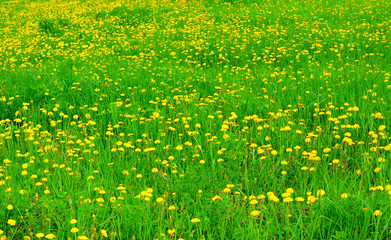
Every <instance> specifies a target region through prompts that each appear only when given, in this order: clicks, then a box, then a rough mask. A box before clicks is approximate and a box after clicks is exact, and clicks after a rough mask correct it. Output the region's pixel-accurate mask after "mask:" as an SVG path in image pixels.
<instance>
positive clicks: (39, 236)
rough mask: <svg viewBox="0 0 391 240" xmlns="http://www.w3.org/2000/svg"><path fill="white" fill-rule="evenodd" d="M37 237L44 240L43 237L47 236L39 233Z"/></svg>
mask: <svg viewBox="0 0 391 240" xmlns="http://www.w3.org/2000/svg"><path fill="white" fill-rule="evenodd" d="M35 236H36V237H37V238H43V237H44V236H45V234H43V233H37V234H35Z"/></svg>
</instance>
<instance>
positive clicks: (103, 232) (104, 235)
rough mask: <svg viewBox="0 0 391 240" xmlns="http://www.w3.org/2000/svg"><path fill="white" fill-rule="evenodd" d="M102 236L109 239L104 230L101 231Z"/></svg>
mask: <svg viewBox="0 0 391 240" xmlns="http://www.w3.org/2000/svg"><path fill="white" fill-rule="evenodd" d="M100 234H101V235H102V237H106V238H107V237H108V235H107V231H106V230H104V229H102V230H100Z"/></svg>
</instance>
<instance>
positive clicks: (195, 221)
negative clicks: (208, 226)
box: [191, 218, 201, 223]
mask: <svg viewBox="0 0 391 240" xmlns="http://www.w3.org/2000/svg"><path fill="white" fill-rule="evenodd" d="M191 222H192V223H199V222H201V220H200V219H199V218H193V219H191Z"/></svg>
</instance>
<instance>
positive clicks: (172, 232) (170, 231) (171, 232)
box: [167, 229, 175, 235]
mask: <svg viewBox="0 0 391 240" xmlns="http://www.w3.org/2000/svg"><path fill="white" fill-rule="evenodd" d="M167 232H168V234H170V235H174V234H175V229H168V231H167Z"/></svg>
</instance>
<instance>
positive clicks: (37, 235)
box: [0, 233, 45, 239]
mask: <svg viewBox="0 0 391 240" xmlns="http://www.w3.org/2000/svg"><path fill="white" fill-rule="evenodd" d="M0 235H1V234H0ZM35 236H36V237H37V238H39V239H40V238H43V237H45V234H43V233H37V234H35Z"/></svg>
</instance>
